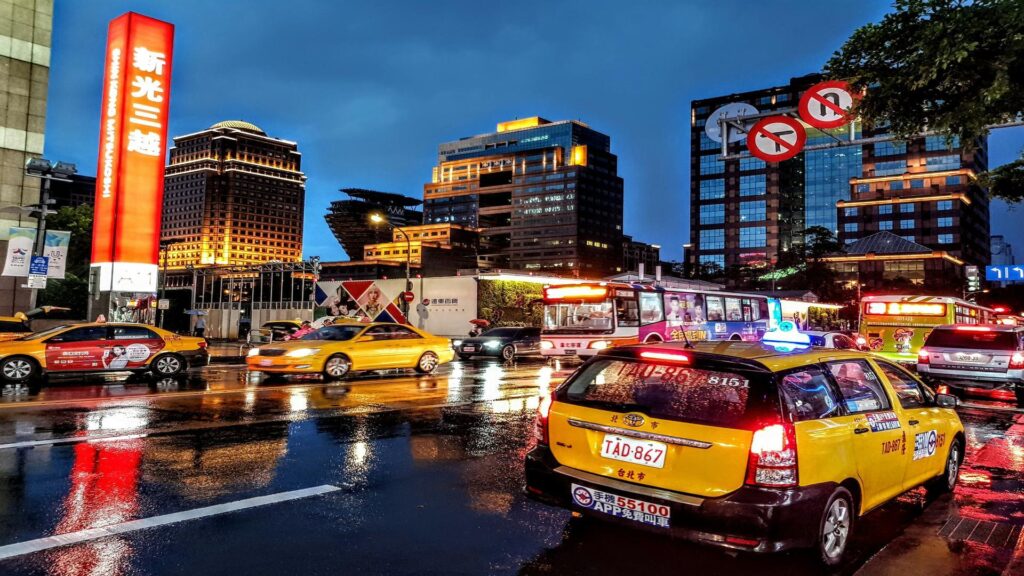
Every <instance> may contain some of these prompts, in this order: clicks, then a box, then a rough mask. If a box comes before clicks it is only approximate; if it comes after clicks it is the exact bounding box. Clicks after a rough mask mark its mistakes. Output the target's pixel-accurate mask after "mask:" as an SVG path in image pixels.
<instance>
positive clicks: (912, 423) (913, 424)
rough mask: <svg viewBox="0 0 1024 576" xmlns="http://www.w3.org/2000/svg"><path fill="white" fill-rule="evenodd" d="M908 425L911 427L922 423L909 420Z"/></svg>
mask: <svg viewBox="0 0 1024 576" xmlns="http://www.w3.org/2000/svg"><path fill="white" fill-rule="evenodd" d="M907 424H910V425H911V426H917V425H918V424H920V422H919V421H917V420H908V421H907Z"/></svg>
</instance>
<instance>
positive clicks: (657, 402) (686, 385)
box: [557, 359, 770, 428]
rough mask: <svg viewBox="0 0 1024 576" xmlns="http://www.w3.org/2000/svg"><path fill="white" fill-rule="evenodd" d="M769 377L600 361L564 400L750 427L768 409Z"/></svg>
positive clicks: (562, 393) (573, 385)
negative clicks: (766, 382)
mask: <svg viewBox="0 0 1024 576" xmlns="http://www.w3.org/2000/svg"><path fill="white" fill-rule="evenodd" d="M765 381H767V375H766V374H760V373H756V372H746V371H732V370H728V369H722V370H719V369H716V368H713V367H712V368H705V367H703V366H702V367H701V368H700V369H698V368H694V367H691V366H684V365H678V364H658V363H650V362H639V361H634V360H619V359H607V360H599V361H597V362H594V363H593V364H590V365H588V366H587V367H585V368H584V369H583V370H582V371H581V372H579V373H577V375H576V376H575V377H574V378H573V379H572V380H571V381H570V382H569V383H568V385H567V386H566V387H564V388H563V389H562V390H560V391H559V396H558V397H557V399H558V400H559V401H561V402H568V403H571V404H577V405H583V406H588V407H593V408H599V409H606V410H614V411H617V412H642V413H644V414H646V415H648V416H651V417H654V418H665V419H669V420H680V421H684V422H695V423H700V424H708V425H712V426H722V427H731V428H741V427H745V426H746V425H747V424H748V423H749V422H750V421H752V420H754V419H756V418H758V417H760V416H761V415H762V414H763V413H764V411H765V410H766V409H768V408H770V407H769V406H767V404H768V402H767V400H766V398H767V396H766V394H765V390H764V386H763V383H764V382H765Z"/></svg>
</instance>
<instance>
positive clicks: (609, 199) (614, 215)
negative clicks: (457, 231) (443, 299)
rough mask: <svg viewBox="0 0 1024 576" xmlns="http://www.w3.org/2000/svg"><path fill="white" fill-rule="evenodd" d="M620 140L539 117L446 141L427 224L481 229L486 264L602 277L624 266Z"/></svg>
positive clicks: (427, 191) (429, 191)
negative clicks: (615, 149)
mask: <svg viewBox="0 0 1024 576" xmlns="http://www.w3.org/2000/svg"><path fill="white" fill-rule="evenodd" d="M617 165H618V158H617V157H616V156H615V155H614V154H612V153H611V138H609V137H608V136H607V135H605V134H602V133H600V132H598V131H596V130H594V129H592V128H590V127H589V126H587V125H586V124H583V123H582V122H579V121H575V120H565V121H560V122H551V121H548V120H545V119H543V118H539V117H533V118H525V119H521V120H513V121H509V122H502V123H500V124H498V127H497V131H495V132H493V133H490V134H482V135H479V136H471V137H467V138H462V139H460V140H455V141H453V142H446V143H444V144H441V145H440V146H439V147H438V161H437V166H435V167H434V169H433V176H432V178H431V182H430V183H429V184H426V185H425V186H424V191H423V199H424V201H423V204H424V207H423V223H424V224H441V223H451V224H460V225H463V226H467V227H471V228H479V229H480V235H481V238H480V254H479V260H480V264H481V266H482V267H489V268H517V269H524V270H543V271H547V272H554V273H561V274H566V275H568V274H574V275H579V276H581V277H601V276H605V275H607V274H613V273H615V272H620V271H622V178H620V177H619V176H618V168H617Z"/></svg>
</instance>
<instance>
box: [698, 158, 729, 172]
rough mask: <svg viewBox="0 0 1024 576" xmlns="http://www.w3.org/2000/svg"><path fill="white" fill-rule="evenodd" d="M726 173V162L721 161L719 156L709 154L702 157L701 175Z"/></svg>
mask: <svg viewBox="0 0 1024 576" xmlns="http://www.w3.org/2000/svg"><path fill="white" fill-rule="evenodd" d="M723 172H725V162H723V161H721V160H719V158H718V156H716V155H714V154H708V155H705V156H701V157H700V173H701V174H722V173H723Z"/></svg>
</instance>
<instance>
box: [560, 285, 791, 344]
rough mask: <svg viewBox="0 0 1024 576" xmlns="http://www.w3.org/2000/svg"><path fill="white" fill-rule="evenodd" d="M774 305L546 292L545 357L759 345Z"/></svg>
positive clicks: (611, 289)
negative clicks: (688, 345)
mask: <svg viewBox="0 0 1024 576" xmlns="http://www.w3.org/2000/svg"><path fill="white" fill-rule="evenodd" d="M770 300H772V299H770V298H768V297H767V296H763V295H754V294H742V293H733V292H718V291H714V290H706V291H704V290H684V289H677V288H663V287H660V286H652V285H648V284H627V283H623V282H586V283H580V284H565V285H559V286H545V287H544V326H543V327H542V329H541V353H542V354H543V355H544V356H592V355H594V354H597V353H598V352H599V351H601V350H603V349H605V348H609V347H612V346H622V345H625V344H635V343H638V342H662V341H670V340H687V339H688V340H690V341H694V342H696V341H701V340H760V339H761V337H762V336H763V335H764V333H765V332H767V331H768V330H769V328H770V325H771V320H770V319H769V318H770V316H771V314H770V312H769V301H770ZM776 303H777V302H776Z"/></svg>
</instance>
